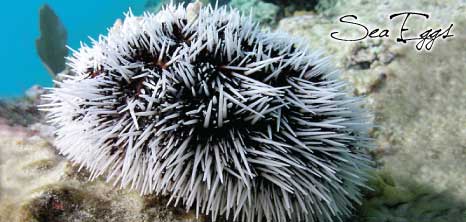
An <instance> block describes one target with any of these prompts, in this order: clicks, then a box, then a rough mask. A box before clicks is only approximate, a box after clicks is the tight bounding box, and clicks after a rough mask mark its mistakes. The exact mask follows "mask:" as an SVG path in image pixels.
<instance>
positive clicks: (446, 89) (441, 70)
mask: <svg viewBox="0 0 466 222" xmlns="http://www.w3.org/2000/svg"><path fill="white" fill-rule="evenodd" d="M407 8H416V9H417V11H423V12H428V13H429V14H430V18H429V20H424V19H419V20H416V19H413V20H411V21H410V24H409V28H410V29H416V30H420V31H422V30H426V26H429V27H433V28H434V27H445V26H448V25H449V24H450V23H453V24H454V26H453V27H454V28H453V30H452V33H453V34H454V35H455V36H454V38H450V39H440V38H439V39H437V40H436V42H435V46H434V48H433V49H432V50H431V51H421V52H419V51H417V50H416V49H415V48H414V44H408V45H404V44H401V43H396V42H395V41H394V40H395V39H396V36H398V35H399V33H398V32H399V28H400V27H399V25H400V22H401V21H391V20H389V18H388V16H389V15H390V14H391V13H393V12H398V11H406V9H407ZM347 14H355V15H357V17H358V21H359V22H361V23H363V24H365V25H367V26H368V27H370V28H374V27H381V28H389V29H390V30H393V33H390V36H391V37H390V38H389V39H382V40H370V39H365V40H363V41H361V42H356V43H355V42H341V41H336V40H334V39H332V38H330V33H331V32H333V31H335V30H338V31H339V32H340V33H342V34H344V35H345V36H354V35H355V29H354V26H350V25H347V24H346V25H344V24H343V25H342V24H339V23H338V22H337V21H338V19H339V18H340V17H341V16H343V15H347ZM464 14H466V3H465V2H464V1H460V0H448V1H422V0H417V1H409V2H408V1H385V0H376V1H367V0H355V1H339V2H338V3H337V4H336V5H335V7H333V8H330V9H328V11H326V13H324V14H317V15H302V16H293V17H289V18H285V19H282V20H281V21H280V22H279V26H278V29H279V30H282V31H286V32H289V33H291V34H293V35H295V36H301V37H303V38H305V39H306V40H307V42H308V43H309V45H310V47H311V48H314V49H323V51H324V52H325V53H326V55H328V56H331V61H332V62H333V63H334V64H335V65H336V66H337V67H338V68H339V69H340V70H341V72H342V78H344V79H346V80H348V82H350V84H349V85H350V89H351V90H352V91H353V92H354V93H355V94H357V95H364V96H365V97H366V98H367V101H368V103H367V104H366V106H368V107H369V109H372V110H373V111H374V113H375V116H374V124H375V125H376V126H377V128H376V129H374V132H373V137H374V138H375V148H374V150H373V154H374V156H375V157H376V160H377V162H378V163H379V164H380V166H379V168H382V169H385V170H387V171H389V172H392V173H393V178H394V180H395V181H399V180H403V178H409V180H410V181H411V182H413V183H416V184H423V185H430V186H431V189H432V190H433V191H435V192H447V193H449V194H450V195H454V196H456V197H458V198H459V199H460V200H463V202H464V200H465V199H466V174H465V173H464V172H465V169H466V146H465V144H466V127H465V126H466V90H465V89H466V81H465V79H466V66H465V64H466V60H465V59H464V58H466V45H465V44H464V42H466V38H465V37H464V36H463V35H460V33H466V29H465V26H466V18H465V17H464ZM380 221H384V220H382V219H381V220H380ZM385 221H386V220H385ZM390 221H391V220H390ZM418 221H422V220H418ZM424 221H426V220H424ZM427 221H428V220H427Z"/></svg>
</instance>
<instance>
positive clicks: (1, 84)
mask: <svg viewBox="0 0 466 222" xmlns="http://www.w3.org/2000/svg"><path fill="white" fill-rule="evenodd" d="M44 3H47V4H48V5H49V6H50V7H51V8H52V9H53V10H54V11H55V13H56V14H57V15H58V17H59V18H60V20H61V21H62V23H63V24H64V26H65V27H66V29H67V32H68V45H69V46H70V47H72V48H73V49H77V48H78V47H79V44H80V42H81V41H83V42H90V41H89V38H88V36H90V37H92V38H97V37H98V35H99V34H101V33H103V31H105V30H106V29H107V28H108V27H110V26H111V25H113V23H114V22H115V20H116V19H117V18H123V12H127V11H128V9H129V8H131V10H132V11H133V13H134V14H139V13H141V12H142V11H143V7H144V4H145V1H144V0H117V1H111V0H99V1H95V0H81V1H63V0H49V1H40V0H33V1H27V2H24V1H8V3H7V4H3V7H4V8H3V10H2V11H3V12H2V13H1V14H0V19H1V20H2V21H3V22H2V35H1V36H0V41H1V42H2V44H1V46H0V47H1V49H0V53H1V60H2V63H3V64H4V68H3V73H2V77H3V79H2V81H0V97H18V96H21V95H23V94H24V92H25V91H26V90H27V89H28V88H29V87H31V86H32V85H34V84H39V85H41V86H51V85H52V78H51V76H50V75H49V74H48V73H47V70H46V68H45V67H44V65H43V64H42V63H41V61H40V58H39V57H38V56H37V52H36V48H35V40H36V38H38V37H39V8H40V7H41V6H42V5H43V4H44Z"/></svg>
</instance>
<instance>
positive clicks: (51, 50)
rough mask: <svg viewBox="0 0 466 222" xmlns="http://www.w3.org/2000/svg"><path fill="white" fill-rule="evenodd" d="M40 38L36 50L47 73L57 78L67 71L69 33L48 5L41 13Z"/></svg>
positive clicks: (42, 8)
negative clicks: (66, 59) (59, 74)
mask: <svg viewBox="0 0 466 222" xmlns="http://www.w3.org/2000/svg"><path fill="white" fill-rule="evenodd" d="M39 21H40V23H39V25H40V37H39V38H38V39H37V40H36V50H37V53H38V54H39V57H40V58H41V60H42V62H43V64H44V65H45V67H46V68H47V71H48V72H49V73H50V75H52V77H55V76H56V75H57V74H58V73H60V72H62V71H63V70H64V69H65V57H66V56H67V55H68V49H67V48H66V41H67V33H66V29H65V26H63V24H62V23H61V21H60V19H59V18H58V16H57V15H56V14H55V12H54V11H53V10H52V8H50V6H48V5H44V6H42V7H41V9H40V11H39Z"/></svg>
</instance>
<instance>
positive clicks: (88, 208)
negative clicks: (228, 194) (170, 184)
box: [0, 119, 205, 222]
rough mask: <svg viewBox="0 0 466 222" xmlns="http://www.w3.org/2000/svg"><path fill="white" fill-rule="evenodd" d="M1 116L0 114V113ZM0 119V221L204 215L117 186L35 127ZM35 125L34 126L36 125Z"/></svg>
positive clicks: (160, 218) (191, 218) (164, 219)
mask: <svg viewBox="0 0 466 222" xmlns="http://www.w3.org/2000/svg"><path fill="white" fill-rule="evenodd" d="M0 120H1V119H0ZM5 122H6V121H5V120H1V121H0V151H1V155H0V172H1V173H2V174H1V177H0V190H1V193H0V221H8V222H26V221H27V222H30V221H37V222H55V221H57V222H58V221H80V222H81V221H102V222H104V221H105V222H106V221H122V222H124V221H160V222H169V221H170V222H171V221H184V222H188V221H204V220H205V219H204V218H203V217H202V216H201V217H200V218H199V219H198V220H196V216H195V213H193V212H192V211H188V212H186V210H185V209H183V208H181V207H167V201H168V198H167V197H156V196H154V195H149V196H140V195H139V194H138V193H136V192H134V191H131V190H128V189H117V188H114V187H112V185H111V184H109V183H106V182H104V181H103V180H102V179H101V178H99V179H96V180H95V181H89V180H88V178H89V173H88V172H87V171H86V170H85V169H81V170H80V171H79V170H78V169H79V168H78V167H77V166H73V164H72V163H71V162H69V161H67V160H65V159H64V158H63V157H62V156H60V155H59V154H57V153H56V150H55V149H54V148H53V147H52V146H51V144H50V142H49V141H48V140H47V139H45V138H44V137H42V135H40V133H38V132H37V131H32V130H30V129H27V128H25V127H20V126H16V127H12V126H9V125H6V124H5ZM39 128H40V127H39Z"/></svg>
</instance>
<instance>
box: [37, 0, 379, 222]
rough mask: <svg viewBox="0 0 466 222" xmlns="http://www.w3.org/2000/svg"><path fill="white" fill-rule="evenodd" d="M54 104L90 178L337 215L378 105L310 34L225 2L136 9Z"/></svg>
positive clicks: (227, 208) (208, 201) (96, 47)
mask: <svg viewBox="0 0 466 222" xmlns="http://www.w3.org/2000/svg"><path fill="white" fill-rule="evenodd" d="M68 65H69V67H70V68H71V70H72V72H73V73H75V74H76V75H72V76H64V77H63V78H64V79H63V80H62V81H60V82H56V87H55V88H53V89H51V91H50V92H49V94H47V95H45V97H44V99H45V100H46V102H47V104H46V105H44V106H43V107H42V108H43V109H45V110H46V111H48V119H49V121H50V122H51V123H52V124H53V125H55V126H56V127H57V130H56V135H57V138H56V142H55V143H56V147H57V148H58V149H59V150H60V152H61V154H63V155H65V156H66V157H67V158H69V159H70V160H72V161H74V162H76V163H79V164H80V165H81V166H84V167H86V168H87V169H89V170H90V172H91V178H92V179H93V178H95V177H97V176H99V175H102V174H105V175H106V177H107V180H108V181H113V182H114V184H116V185H120V186H121V187H128V186H129V187H131V188H133V189H136V190H138V191H140V193H141V194H149V193H156V194H170V195H171V201H172V203H173V202H174V203H175V204H176V203H178V202H180V201H181V203H183V204H184V206H186V208H191V207H194V209H195V210H196V212H197V213H205V214H209V215H211V217H212V218H213V220H215V219H216V218H218V216H219V215H224V216H225V217H226V218H229V219H234V220H241V221H261V220H264V219H265V220H267V221H290V220H291V221H304V220H305V221H334V220H335V219H342V218H344V217H346V216H348V215H350V213H351V212H350V211H351V209H352V206H353V204H354V203H355V202H356V203H357V202H358V201H359V199H360V196H361V194H360V188H361V187H362V186H364V183H365V181H366V178H367V173H366V171H367V169H368V168H369V165H370V161H369V159H368V158H367V156H366V155H364V152H363V148H364V147H367V145H368V144H369V143H368V137H367V130H368V127H370V125H369V124H368V123H367V118H366V117H367V115H366V112H365V111H364V110H363V109H361V108H360V99H359V98H353V97H351V96H350V95H349V94H348V93H347V92H346V91H345V90H344V85H345V83H344V82H342V81H340V80H339V79H338V71H336V70H334V69H332V68H331V66H329V65H328V64H327V60H326V59H324V58H322V56H321V55H320V54H319V53H314V52H312V51H310V50H309V49H307V48H306V47H305V44H303V43H302V42H301V41H300V40H297V39H294V38H291V37H290V36H289V35H286V34H281V33H269V32H262V31H260V29H259V27H258V26H257V25H256V24H254V23H253V22H252V21H251V18H245V17H243V16H241V15H240V14H239V13H238V12H237V11H235V10H227V9H226V8H219V9H218V8H214V9H213V8H212V7H210V6H208V7H204V8H202V9H201V10H200V11H199V12H198V15H197V18H187V12H186V9H185V8H184V7H182V6H172V5H171V6H167V7H166V8H165V9H163V10H161V11H160V12H159V13H158V14H157V15H153V14H144V15H143V16H140V17H136V16H133V15H132V14H131V13H128V14H127V15H126V18H125V20H124V21H123V22H119V23H118V24H117V25H115V27H113V28H112V29H111V30H110V31H109V33H108V35H107V36H100V37H99V39H98V40H96V41H93V42H92V46H91V47H89V46H86V45H82V47H81V48H80V49H79V51H74V53H73V56H72V57H71V58H69V64H68Z"/></svg>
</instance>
